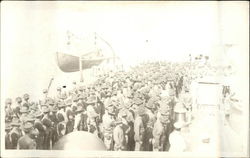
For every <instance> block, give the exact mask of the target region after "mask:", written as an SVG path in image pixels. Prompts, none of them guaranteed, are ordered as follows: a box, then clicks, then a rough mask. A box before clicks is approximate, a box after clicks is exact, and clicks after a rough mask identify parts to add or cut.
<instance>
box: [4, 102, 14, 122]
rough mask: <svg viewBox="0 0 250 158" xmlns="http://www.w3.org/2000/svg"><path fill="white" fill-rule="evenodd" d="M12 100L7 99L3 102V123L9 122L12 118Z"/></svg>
mask: <svg viewBox="0 0 250 158" xmlns="http://www.w3.org/2000/svg"><path fill="white" fill-rule="evenodd" d="M11 105H12V100H11V99H10V98H7V99H6V100H5V121H8V122H10V121H11V120H12V117H13V114H14V112H13V109H12V108H11Z"/></svg>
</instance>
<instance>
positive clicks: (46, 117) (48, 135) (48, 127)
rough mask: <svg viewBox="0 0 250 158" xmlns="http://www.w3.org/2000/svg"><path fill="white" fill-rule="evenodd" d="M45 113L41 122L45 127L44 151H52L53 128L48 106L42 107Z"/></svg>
mask: <svg viewBox="0 0 250 158" xmlns="http://www.w3.org/2000/svg"><path fill="white" fill-rule="evenodd" d="M42 112H43V118H42V120H41V122H42V124H43V125H44V127H45V136H44V144H43V145H44V146H43V147H44V149H47V150H48V149H50V147H51V146H50V141H51V127H52V121H51V120H50V117H49V112H50V109H49V107H48V106H47V105H45V106H43V107H42Z"/></svg>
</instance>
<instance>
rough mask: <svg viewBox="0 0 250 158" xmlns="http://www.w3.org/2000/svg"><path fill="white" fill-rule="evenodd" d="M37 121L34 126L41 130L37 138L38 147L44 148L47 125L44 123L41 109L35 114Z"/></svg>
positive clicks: (39, 148)
mask: <svg viewBox="0 0 250 158" xmlns="http://www.w3.org/2000/svg"><path fill="white" fill-rule="evenodd" d="M35 117H36V119H35V122H34V128H36V129H37V130H38V131H39V134H38V136H37V139H36V144H37V146H36V149H38V150H42V149H44V146H43V143H44V138H45V127H44V125H43V123H42V121H41V120H42V118H43V113H42V112H40V111H37V112H36V114H35Z"/></svg>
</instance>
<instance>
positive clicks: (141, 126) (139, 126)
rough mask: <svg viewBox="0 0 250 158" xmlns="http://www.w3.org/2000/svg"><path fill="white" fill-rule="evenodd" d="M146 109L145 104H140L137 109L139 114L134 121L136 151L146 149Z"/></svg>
mask: <svg viewBox="0 0 250 158" xmlns="http://www.w3.org/2000/svg"><path fill="white" fill-rule="evenodd" d="M146 116H147V115H146V109H145V107H143V106H139V107H138V109H137V115H136V118H135V123H134V132H135V135H134V139H135V151H144V150H145V143H148V142H146V141H145V134H146V133H145V131H146V124H147V117H146Z"/></svg>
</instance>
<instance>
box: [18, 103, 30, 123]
mask: <svg viewBox="0 0 250 158" xmlns="http://www.w3.org/2000/svg"><path fill="white" fill-rule="evenodd" d="M20 113H21V116H20V118H19V119H20V121H21V124H24V122H25V120H26V117H27V116H28V113H29V111H28V107H27V106H22V107H21V109H20Z"/></svg>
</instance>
